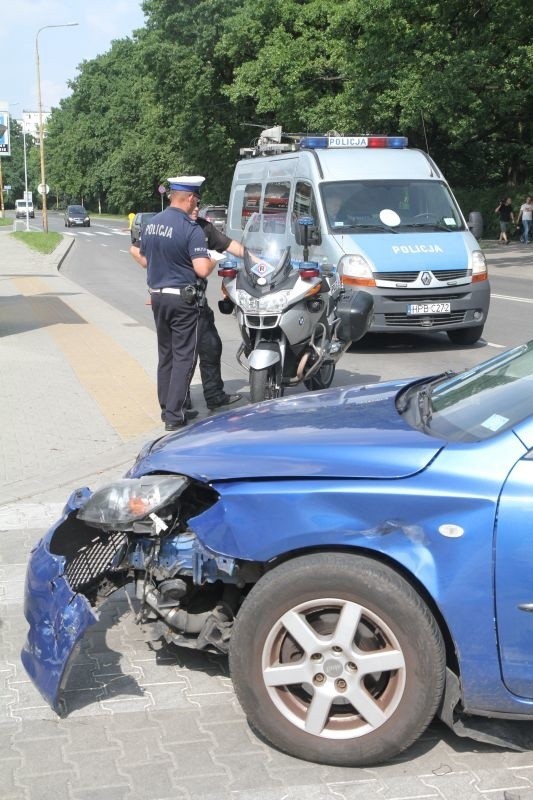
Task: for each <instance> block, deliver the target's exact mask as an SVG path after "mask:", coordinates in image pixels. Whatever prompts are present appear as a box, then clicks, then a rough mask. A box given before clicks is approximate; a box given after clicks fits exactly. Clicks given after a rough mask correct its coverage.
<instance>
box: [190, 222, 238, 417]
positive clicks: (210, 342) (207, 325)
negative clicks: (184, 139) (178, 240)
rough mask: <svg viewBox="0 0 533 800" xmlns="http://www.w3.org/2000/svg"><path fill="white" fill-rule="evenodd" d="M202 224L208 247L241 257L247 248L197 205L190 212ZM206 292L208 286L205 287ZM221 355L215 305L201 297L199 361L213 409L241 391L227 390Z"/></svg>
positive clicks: (232, 399) (205, 388) (236, 396)
mask: <svg viewBox="0 0 533 800" xmlns="http://www.w3.org/2000/svg"><path fill="white" fill-rule="evenodd" d="M191 218H192V219H193V220H195V221H196V222H197V223H198V225H199V226H200V227H201V228H202V230H203V232H204V234H205V239H206V243H207V247H208V248H209V250H216V251H217V252H219V253H223V252H224V251H226V250H227V251H228V252H229V253H231V254H232V255H234V256H238V257H239V258H242V257H243V255H244V248H243V246H242V245H241V244H239V243H238V242H236V241H235V240H234V239H230V238H229V237H228V236H225V234H223V233H222V232H221V231H219V230H218V229H217V228H215V226H214V225H213V224H212V223H211V222H209V221H208V220H207V219H204V218H203V217H199V216H198V208H196V209H195V210H194V211H193V213H192V214H191ZM204 293H205V287H204ZM221 357H222V340H221V339H220V336H219V333H218V331H217V328H216V325H215V315H214V313H213V309H212V308H210V306H209V305H208V303H207V298H206V297H205V294H204V297H203V299H202V300H201V301H200V337H199V341H198V358H199V361H200V377H201V378H202V388H203V391H204V398H205V404H206V406H207V407H208V408H209V409H210V410H211V411H214V410H215V409H217V408H222V407H223V406H229V405H231V404H232V403H237V402H238V401H239V400H240V399H241V397H242V395H240V394H228V393H227V392H225V391H224V381H223V380H222V374H221V367H220V360H221Z"/></svg>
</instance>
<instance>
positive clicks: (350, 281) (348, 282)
mask: <svg viewBox="0 0 533 800" xmlns="http://www.w3.org/2000/svg"><path fill="white" fill-rule="evenodd" d="M337 270H338V272H339V274H340V276H341V282H342V283H343V284H344V285H345V286H375V285H376V281H375V280H374V272H373V270H372V267H371V265H370V263H369V262H368V261H367V260H366V258H364V257H363V256H359V255H349V256H343V257H342V258H341V260H340V261H339V263H338V266H337Z"/></svg>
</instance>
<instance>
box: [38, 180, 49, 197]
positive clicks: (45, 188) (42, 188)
mask: <svg viewBox="0 0 533 800" xmlns="http://www.w3.org/2000/svg"><path fill="white" fill-rule="evenodd" d="M37 191H38V192H39V194H48V192H49V191H50V187H49V186H48V184H47V183H40V184H39V186H38V187H37Z"/></svg>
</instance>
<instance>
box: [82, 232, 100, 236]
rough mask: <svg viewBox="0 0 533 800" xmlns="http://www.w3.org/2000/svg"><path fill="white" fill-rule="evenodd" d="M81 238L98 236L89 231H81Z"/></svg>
mask: <svg viewBox="0 0 533 800" xmlns="http://www.w3.org/2000/svg"><path fill="white" fill-rule="evenodd" d="M79 234H80V236H96V234H95V233H89V231H79Z"/></svg>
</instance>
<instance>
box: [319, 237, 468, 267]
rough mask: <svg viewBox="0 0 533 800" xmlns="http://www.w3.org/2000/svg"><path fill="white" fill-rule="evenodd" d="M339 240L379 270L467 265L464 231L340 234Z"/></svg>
mask: <svg viewBox="0 0 533 800" xmlns="http://www.w3.org/2000/svg"><path fill="white" fill-rule="evenodd" d="M335 238H337V236H336V237H335ZM338 242H339V244H340V245H341V247H342V249H343V250H344V252H345V253H357V252H359V253H361V255H366V256H368V258H369V259H370V260H371V261H372V263H373V265H374V267H375V269H376V270H377V271H378V272H387V271H391V272H395V271H398V270H424V269H430V270H435V271H438V270H440V269H466V268H467V267H468V260H469V259H468V256H469V252H468V248H467V245H466V241H465V232H464V231H456V232H452V233H441V232H439V231H435V232H433V231H432V232H428V233H396V234H395V233H367V234H359V235H357V234H350V235H343V236H339V237H338ZM354 245H356V246H355V247H354Z"/></svg>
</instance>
